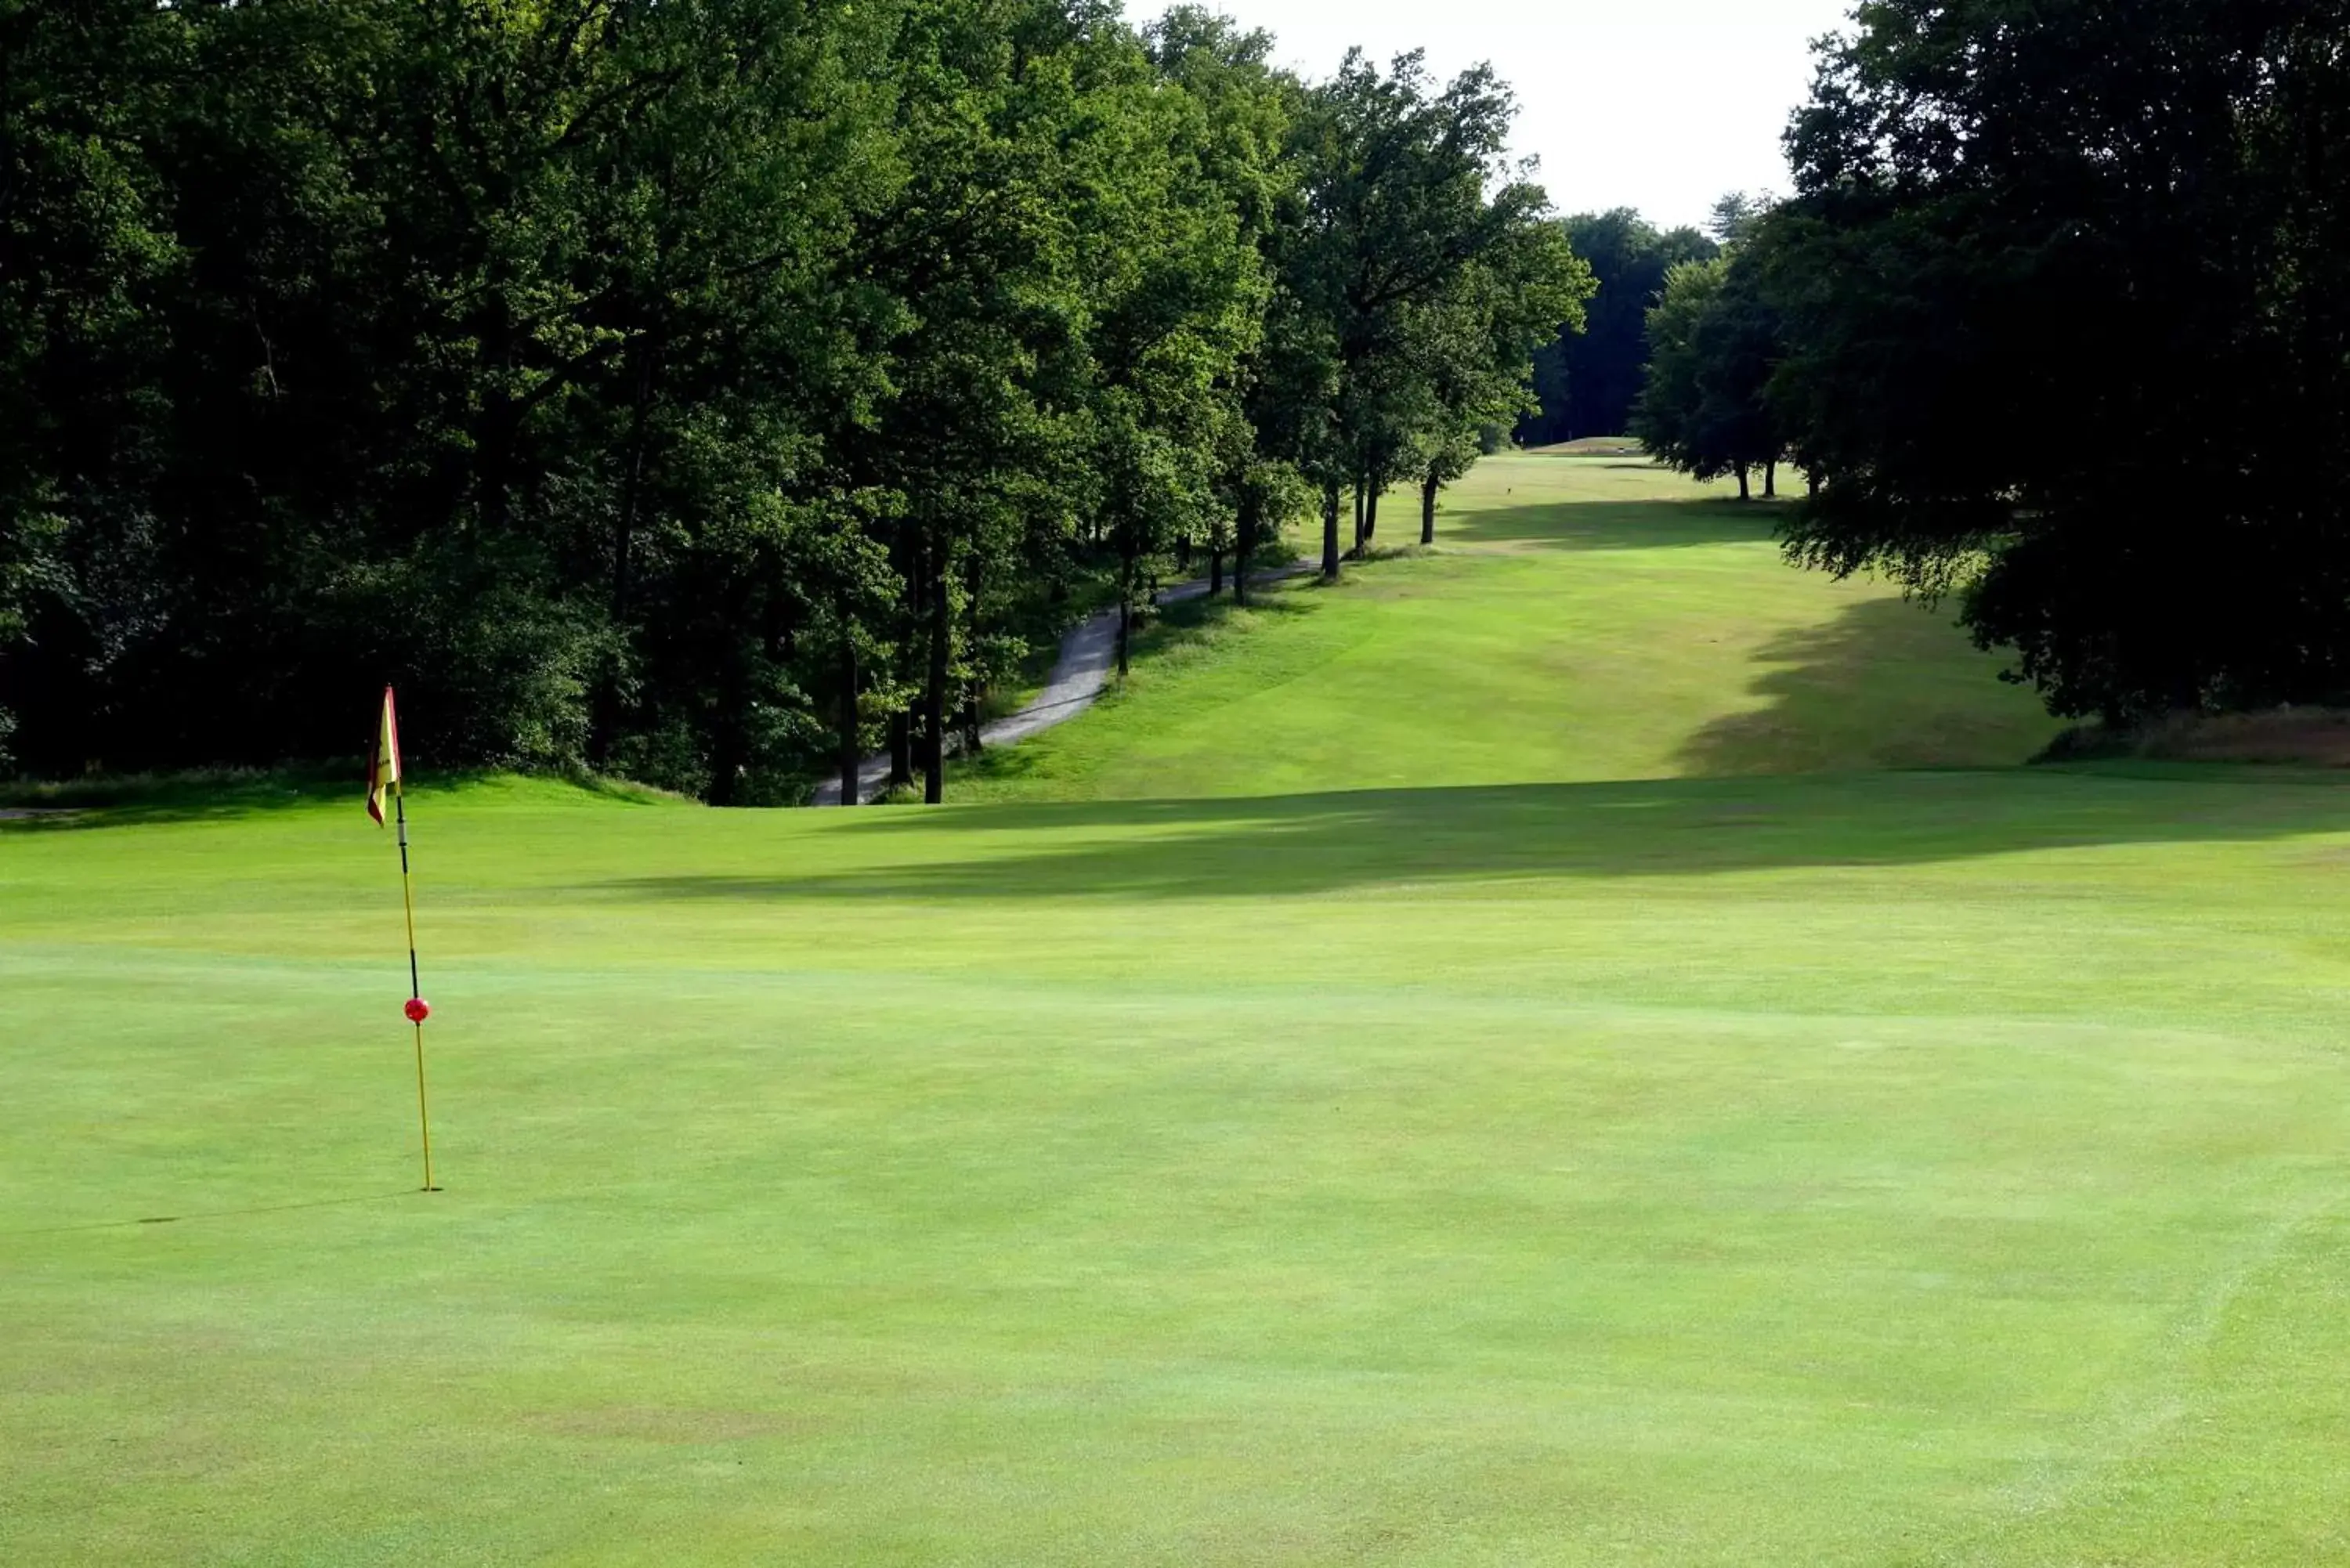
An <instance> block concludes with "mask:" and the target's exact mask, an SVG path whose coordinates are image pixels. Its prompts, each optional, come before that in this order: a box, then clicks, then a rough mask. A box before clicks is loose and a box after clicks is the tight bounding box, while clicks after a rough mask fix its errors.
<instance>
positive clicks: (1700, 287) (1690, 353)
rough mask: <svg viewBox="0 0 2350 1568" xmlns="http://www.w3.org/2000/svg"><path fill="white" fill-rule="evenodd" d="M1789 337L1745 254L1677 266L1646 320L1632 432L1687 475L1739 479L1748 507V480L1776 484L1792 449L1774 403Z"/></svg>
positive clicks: (1755, 267)
mask: <svg viewBox="0 0 2350 1568" xmlns="http://www.w3.org/2000/svg"><path fill="white" fill-rule="evenodd" d="M1742 221H1752V222H1756V223H1759V222H1760V221H1761V220H1760V219H1759V218H1752V219H1747V220H1742ZM1782 336H1783V327H1782V326H1781V323H1780V319H1779V315H1778V312H1777V310H1776V309H1775V308H1774V307H1773V306H1772V304H1771V303H1770V301H1769V299H1768V298H1767V297H1766V296H1765V292H1764V289H1763V280H1762V275H1761V270H1760V268H1759V267H1758V266H1757V265H1756V264H1755V263H1754V262H1753V261H1752V258H1751V257H1750V256H1749V255H1748V254H1746V253H1745V252H1744V251H1743V250H1732V251H1729V252H1726V253H1724V254H1721V255H1720V256H1717V257H1715V258H1714V259H1713V260H1711V261H1705V262H1682V263H1679V265H1675V266H1674V267H1673V268H1672V270H1671V271H1669V273H1667V274H1666V275H1665V287H1664V291H1663V294H1662V295H1661V296H1660V297H1659V300H1658V302H1657V306H1656V308H1655V309H1654V310H1651V311H1650V312H1649V313H1648V340H1649V344H1650V358H1649V361H1648V371H1647V376H1646V379H1645V380H1644V382H1643V384H1642V386H1641V389H1640V397H1639V400H1638V402H1637V403H1635V404H1634V405H1633V409H1632V421H1631V433H1632V434H1634V435H1636V436H1638V437H1639V438H1640V441H1641V444H1642V445H1644V446H1645V447H1647V448H1648V451H1649V452H1651V453H1652V454H1653V455H1655V456H1656V457H1657V458H1659V460H1660V461H1662V462H1665V463H1667V464H1669V465H1670V466H1671V467H1674V468H1677V469H1679V470H1680V471H1681V472H1684V473H1689V474H1693V475H1695V476H1696V477H1697V478H1700V479H1716V478H1720V477H1721V476H1722V475H1724V474H1734V475H1736V477H1737V480H1738V493H1739V495H1740V497H1741V498H1742V499H1743V498H1745V497H1746V496H1747V495H1748V494H1749V493H1750V487H1749V479H1748V475H1749V473H1750V472H1751V471H1752V470H1754V469H1757V468H1760V469H1762V470H1763V472H1764V473H1765V474H1766V475H1768V474H1769V473H1770V472H1772V469H1773V466H1774V465H1775V464H1776V463H1777V462H1778V461H1779V459H1780V456H1781V454H1782V453H1783V451H1784V449H1785V441H1784V440H1783V437H1782V436H1781V434H1780V424H1779V420H1778V417H1777V415H1776V414H1775V413H1774V411H1773V408H1772V405H1771V401H1770V399H1769V396H1768V393H1769V389H1770V385H1771V379H1772V376H1773V373H1774V372H1775V371H1776V369H1777V368H1778V365H1779V362H1780V360H1781V359H1782V358H1783V355H1784V351H1785V350H1784V347H1783V342H1782ZM1766 483H1767V481H1766Z"/></svg>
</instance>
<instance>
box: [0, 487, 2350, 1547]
mask: <svg viewBox="0 0 2350 1568" xmlns="http://www.w3.org/2000/svg"><path fill="white" fill-rule="evenodd" d="M1543 463H1549V464H1552V465H1553V467H1554V468H1555V469H1557V470H1561V471H1564V472H1565V473H1566V474H1567V475H1568V477H1562V478H1560V479H1558V480H1556V481H1555V482H1554V481H1545V480H1543V479H1541V478H1538V477H1533V476H1532V474H1533V473H1534V472H1536V465H1538V464H1543ZM1539 472H1550V470H1540V471H1539ZM1546 483H1555V484H1556V485H1557V486H1559V487H1560V488H1559V489H1557V490H1555V491H1545V490H1544V489H1543V488H1542V487H1543V486H1544V485H1545V484H1546ZM1671 483H1673V482H1670V481H1669V480H1667V479H1665V478H1663V477H1661V476H1659V475H1657V474H1655V473H1653V472H1648V471H1645V470H1638V471H1636V470H1630V469H1625V470H1616V469H1610V468H1607V467H1604V466H1594V467H1591V468H1589V469H1586V468H1584V467H1582V466H1580V465H1578V464H1577V463H1576V462H1574V461H1573V460H1553V459H1525V460H1521V461H1518V462H1511V463H1507V464H1495V465H1492V468H1491V469H1489V470H1487V471H1484V472H1483V474H1482V476H1481V478H1480V479H1479V480H1478V481H1477V482H1476V484H1475V485H1474V486H1471V487H1464V488H1466V489H1468V490H1469V491H1470V493H1468V494H1467V495H1465V496H1464V497H1463V501H1462V504H1461V511H1460V512H1458V513H1455V514H1448V516H1447V517H1446V518H1445V519H1444V524H1443V533H1444V536H1445V538H1446V540H1447V541H1448V545H1447V549H1446V551H1445V552H1443V553H1441V554H1440V555H1438V556H1432V557H1430V558H1426V559H1420V560H1412V561H1402V562H1396V563H1392V564H1386V565H1378V566H1372V567H1370V568H1368V569H1367V570H1365V571H1363V572H1362V573H1360V574H1359V575H1358V576H1357V577H1356V578H1355V579H1354V580H1353V581H1351V582H1350V583H1349V584H1348V585H1347V586H1346V587H1342V588H1340V589H1338V590H1336V592H1330V591H1327V590H1322V589H1318V588H1307V587H1300V588H1297V589H1295V590H1291V591H1287V592H1284V594H1283V595H1281V596H1280V602H1282V603H1284V605H1289V606H1294V608H1290V609H1287V610H1284V612H1281V613H1273V614H1268V615H1266V616H1265V617H1264V618H1263V623H1262V625H1260V626H1259V627H1257V628H1253V629H1251V630H1248V631H1245V632H1234V631H1224V632H1220V633H1219V632H1214V631H1212V630H1210V631H1207V632H1205V633H1203V634H1202V635H1201V637H1200V638H1199V639H1197V640H1194V641H1191V642H1190V643H1188V644H1186V643H1182V642H1180V639H1179V641H1178V645H1177V646H1175V647H1174V648H1173V649H1172V650H1171V651H1170V652H1168V653H1167V654H1166V655H1165V656H1164V657H1163V658H1160V659H1157V660H1156V661H1155V662H1149V663H1146V665H1144V666H1143V667H1142V670H1141V672H1140V673H1139V676H1138V679H1137V680H1136V681H1135V682H1134V685H1133V688H1132V691H1131V692H1130V693H1129V694H1128V696H1127V697H1125V698H1123V699H1120V700H1118V701H1115V702H1113V703H1112V704H1109V705H1107V706H1105V707H1104V708H1103V709H1101V710H1099V711H1096V712H1094V713H1092V714H1089V715H1087V717H1086V718H1084V719H1083V720H1080V721H1079V722H1076V723H1074V724H1071V725H1069V726H1068V727H1066V729H1064V730H1062V731H1060V732H1055V734H1054V735H1053V736H1051V737H1048V738H1047V740H1046V741H1045V742H1040V743H1038V744H1037V746H1036V747H1035V753H1034V754H1033V760H1030V761H1028V762H1026V763H1021V762H1020V761H1019V759H1020V758H1021V757H1022V753H1019V752H1014V753H1009V754H1008V755H1007V756H1006V757H1005V758H1004V759H1003V761H1002V762H1001V763H997V764H995V766H996V769H997V772H996V774H995V776H993V777H990V778H987V779H983V780H980V781H978V782H976V783H974V784H971V785H970V786H968V787H969V789H970V792H971V793H973V794H997V795H1003V796H1013V795H1020V794H1025V795H1027V796H1028V797H1029V798H1025V799H1007V800H1003V801H1001V802H999V803H998V804H993V805H971V806H962V807H949V808H947V809H944V810H939V811H929V812H925V811H920V810H913V809H889V810H860V811H854V812H848V811H831V812H818V811H804V812H767V813H754V812H732V813H730V812H718V811H709V810H703V809H700V808H696V807H690V806H683V805H630V804H627V803H624V802H620V801H617V800H613V799H609V798H604V797H599V796H596V795H592V794H587V793H584V792H581V791H577V790H574V789H570V788H567V787H565V786H562V785H558V784H547V783H536V782H531V783H525V782H515V781H498V780H492V781H488V782H484V783H478V784H467V785H463V786H462V787H451V788H443V789H440V790H427V791H425V792H423V793H421V794H419V795H417V796H415V797H413V798H412V799H411V807H412V812H411V815H413V817H414V819H415V822H416V825H417V827H416V838H417V844H418V863H419V882H418V887H419V894H420V898H421V906H420V910H419V934H420V936H421V940H422V942H423V945H424V950H425V956H424V963H425V990H426V992H427V994H429V995H430V996H431V997H432V999H433V1000H434V1002H435V1003H436V1004H437V1006H438V1009H439V1011H438V1012H437V1014H436V1017H435V1021H434V1023H432V1026H431V1030H432V1034H431V1038H432V1044H433V1049H434V1051H435V1059H434V1060H435V1075H436V1076H435V1085H436V1096H437V1106H438V1110H439V1115H438V1117H437V1120H436V1127H435V1133H436V1139H435V1141H436V1149H437V1152H438V1154H439V1157H440V1160H441V1164H442V1178H443V1179H444V1180H445V1182H446V1184H447V1186H448V1190H447V1191H446V1192H444V1193H442V1194H439V1195H437V1196H433V1197H430V1198H427V1197H422V1196H419V1195H416V1194H413V1193H411V1192H408V1191H406V1190H405V1189H407V1188H410V1187H411V1186H412V1185H413V1184H414V1181H415V1165H414V1141H415V1128H414V1123H413V1104H412V1100H411V1078H410V1072H411V1068H410V1060H409V1056H408V1041H407V1037H406V1033H405V1026H404V1025H403V1024H402V1023H400V1016H399V1003H400V999H401V997H402V996H403V995H404V994H405V992H404V985H405V980H406V975H405V971H404V967H403V965H402V961H401V959H400V907H399V892H398V884H397V880H396V873H395V862H394V857H393V855H392V851H391V848H390V845H389V843H388V842H387V841H386V839H385V836H383V835H381V834H380V833H378V832H377V831H376V830H374V829H373V828H372V827H370V826H369V825H368V824H367V823H366V821H365V819H364V818H363V817H362V815H360V811H359V803H358V801H357V799H356V797H355V796H352V795H348V794H337V795H336V796H334V797H333V798H331V799H328V798H321V797H314V796H309V795H293V796H285V797H273V796H270V795H268V794H261V793H254V794H244V795H234V794H231V795H225V796H222V797H220V798H218V799H214V800H209V801H201V800H200V801H193V802H185V803H181V804H180V805H175V806H172V807H171V808H168V809H156V810H153V811H150V812H146V813H143V814H142V813H135V812H125V813H122V814H120V815H117V816H114V817H110V818H109V817H107V816H104V815H99V816H94V817H91V818H89V819H86V820H84V821H82V822H79V823H58V822H54V821H53V822H45V823H38V824H28V823H6V824H0V996H5V1002H6V1012H5V1033H0V1040H5V1057H0V1061H5V1072H6V1078H5V1085H6V1090H5V1106H6V1115H5V1116H0V1170H5V1173H6V1178H7V1179H6V1180H5V1183H0V1563H7V1564H10V1565H11V1568H14V1565H16V1564H29V1563H227V1562H236V1563H303V1564H313V1563H347V1564H378V1563H612V1564H619V1563H638V1564H668V1563H681V1562H694V1563H810V1564H836V1563H850V1564H883V1563H888V1564H910V1563H921V1564H932V1563H971V1564H1066V1565H1069V1568H1077V1565H1093V1564H1138V1563H1139V1564H1165V1565H1169V1568H1174V1565H1179V1564H1196V1563H1239V1564H1295V1565H1299V1568H1305V1565H1309V1564H1311V1565H1320V1564H1331V1563H1384V1564H1396V1565H1399V1568H1400V1565H1407V1564H1409V1565H1418V1564H1431V1563H1432V1564H1503V1563H1511V1564H1523V1563H1543V1564H1549V1563H1564V1564H1584V1563H1589V1564H1601V1563H1607V1564H1619V1563H1641V1564H1657V1565H1660V1568H1661V1565H1667V1564H1672V1565H1679V1564H1690V1563H1701V1564H1722V1565H1725V1568H1726V1565H1730V1564H1739V1565H1746V1564H1758V1563H1774V1564H1775V1563H1806V1564H1810V1563H1833V1564H1853V1565H1861V1564H1885V1563H1904V1564H1943V1563H1947V1564H1978V1563H2016V1564H2043V1563H2145V1564H2164V1565H2169V1564H2213V1565H2217V1564H2223V1563H2225V1564H2246V1563H2276V1564H2302V1563H2315V1562H2325V1561H2342V1560H2345V1558H2350V1525H2345V1520H2350V1381H2345V1378H2344V1377H2343V1376H2342V1368H2343V1366H2345V1360H2350V1312H2345V1300H2350V1210H2345V1198H2344V1195H2345V1190H2350V1152H2345V1150H2350V1059H2345V1054H2344V1040H2345V1023H2350V903H2345V898H2344V894H2343V885H2344V878H2345V876H2350V798H2345V795H2344V794H2342V793H2341V789H2340V786H2339V784H2337V783H2336V782H2335V781H2334V780H2333V779H2332V778H2328V777H2322V776H2319V775H2314V774H2297V773H2293V772H2287V771H2281V770H2279V771H2261V770H2255V769H2218V768H2201V769H2198V768H2189V767H2183V766H2171V767H2163V768H2158V767H2152V766H2145V765H2141V766H2137V767H2132V768H2120V767H2115V768H2107V769H2104V770H2084V771H2052V770H2022V769H1993V768H1989V767H1984V768H1980V769H1975V770H1973V771H1968V770H1960V769H1945V770H1943V771H1909V772H1884V771H1869V770H1870V768H1871V767H1872V766H1874V765H1876V764H1881V763H1926V762H1937V761H1939V762H1943V763H1957V762H1965V763H1993V762H2002V761H2006V760H2011V759H2012V758H2015V757H2018V756H2021V755H2022V754H2023V753H2026V752H2028V751H2029V750H2030V749H2032V747H2033V745H2034V744H2036V743H2037V742H2038V740H2039V738H2040V737H2041V736H2043V735H2044V733H2045V732H2046V723H2045V721H2044V720H2043V719H2041V718H2040V717H2038V715H2037V714H2036V712H2035V711H2033V707H2032V704H2031V703H2030V701H2028V700H2027V699H2024V698H2023V697H2022V696H2021V695H2020V694H2019V693H2016V692H2014V691H2010V690H2007V689H2004V688H2002V687H2000V686H1998V685H1997V684H1996V683H1995V682H1993V681H1992V680H1991V679H1990V670H1991V668H1992V666H1991V663H1990V661H1988V660H1985V659H1981V658H1980V657H1978V656H1976V655H1974V654H1973V653H1971V652H1970V651H1969V650H1968V649H1965V648H1964V646H1963V643H1962V642H1961V640H1960V639H1959V638H1958V636H1957V634H1956V633H1954V632H1951V631H1950V630H1949V628H1947V627H1945V626H1943V625H1942V624H1941V623H1940V621H1939V620H1938V619H1937V618H1934V617H1931V616H1929V615H1927V614H1925V613H1924V612H1922V611H1919V610H1917V609H1915V608H1914V607H1907V606H1903V605H1901V604H1899V603H1898V601H1895V600H1889V599H1887V598H1886V597H1883V596H1882V594H1881V593H1880V592H1879V591H1878V590H1875V589H1872V588H1869V587H1866V586H1862V585H1850V586H1846V587H1836V586H1835V585H1830V584H1826V583H1824V582H1822V581H1820V580H1818V579H1816V578H1813V577H1808V576H1802V575H1799V574H1795V573H1793V572H1790V571H1787V570H1786V569H1785V568H1783V567H1782V566H1778V565H1777V564H1776V561H1775V557H1774V556H1773V551H1772V549H1771V546H1770V545H1768V544H1767V543H1766V542H1764V541H1763V538H1762V536H1761V535H1762V525H1761V524H1755V523H1750V522H1748V521H1746V520H1745V519H1743V518H1742V517H1740V516H1738V515H1737V514H1734V512H1733V511H1732V510H1731V509H1728V508H1725V507H1723V506H1721V505H1717V504H1713V503H1710V502H1696V503H1689V502H1672V501H1669V500H1664V499H1662V497H1665V496H1667V495H1669V494H1670V493H1671V492H1670V491H1669V489H1667V488H1665V487H1667V486H1669V485H1670V484H1671ZM1570 487H1573V488H1572V493H1573V494H1576V495H1585V496H1588V497H1591V498H1590V499H1586V500H1583V501H1580V502H1577V503H1575V504H1566V500H1565V498H1566V497H1567V495H1568V493H1569V488H1570ZM1504 490H1507V491H1513V492H1514V493H1513V494H1511V495H1507V496H1501V495H1498V494H1497V492H1499V491H1504ZM1529 501H1542V502H1544V507H1540V508H1537V507H1532V506H1526V505H1523V504H1520V505H1516V506H1514V507H1512V506H1508V505H1505V504H1503V503H1526V502H1529ZM1408 522H1409V518H1408V517H1407V516H1405V515H1402V514H1399V515H1398V516H1397V517H1396V520H1395V521H1394V522H1393V523H1390V524H1388V527H1391V528H1393V529H1395V530H1396V531H1397V532H1399V533H1401V532H1402V531H1403V530H1404V529H1405V527H1406V526H1407V524H1408ZM1455 545H1457V546H1459V548H1458V549H1455V548H1453V546H1455ZM1709 638H1712V639H1716V640H1712V641H1709V640H1707V639H1709ZM1350 705H1351V706H1350ZM1805 768H1820V769H1835V770H1841V771H1836V772H1829V773H1815V774H1802V773H1796V772H1791V771H1789V770H1797V769H1805ZM1056 794H1060V795H1092V796H1095V797H1097V798H1093V799H1081V800H1055V799H1052V798H1049V797H1051V796H1053V795H1056ZM1142 797H1150V798H1142ZM142 1221H168V1222H155V1223H145V1222H142Z"/></svg>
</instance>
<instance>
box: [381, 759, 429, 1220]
mask: <svg viewBox="0 0 2350 1568" xmlns="http://www.w3.org/2000/svg"><path fill="white" fill-rule="evenodd" d="M391 809H392V815H393V816H394V818H395V819H396V820H397V821H398V822H399V824H400V905H401V907H402V908H403V909H406V911H407V913H408V999H409V1000H410V1001H411V1002H418V1001H421V1000H422V999H423V996H424V988H423V987H422V986H421V985H420V984H418V983H417V979H416V894H415V892H414V891H413V890H412V889H411V887H410V885H409V878H408V795H407V793H406V792H405V791H403V790H402V789H401V788H400V780H399V779H398V778H397V777H394V778H393V780H392V781H391ZM414 1022H415V1024H416V1124H417V1126H418V1127H421V1128H422V1129H423V1131H424V1190H425V1191H427V1192H438V1191H440V1190H441V1189H439V1188H437V1187H435V1186H433V1185H432V1114H431V1113H430V1112H429V1111H428V1110H426V1108H425V1098H424V1020H422V1019H421V1018H419V1019H416V1020H415V1021H414Z"/></svg>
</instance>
